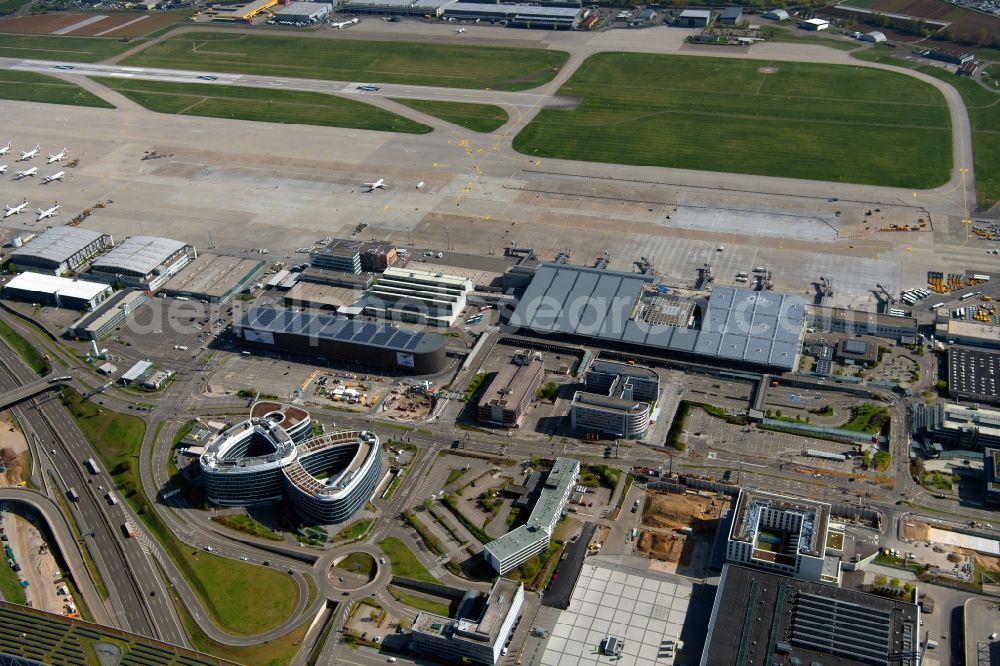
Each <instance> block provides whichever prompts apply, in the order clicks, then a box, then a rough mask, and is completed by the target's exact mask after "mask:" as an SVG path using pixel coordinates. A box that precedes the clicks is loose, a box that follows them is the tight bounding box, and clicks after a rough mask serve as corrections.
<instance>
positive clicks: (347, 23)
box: [330, 18, 358, 30]
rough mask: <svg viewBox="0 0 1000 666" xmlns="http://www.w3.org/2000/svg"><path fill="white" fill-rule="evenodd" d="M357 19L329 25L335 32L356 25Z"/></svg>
mask: <svg viewBox="0 0 1000 666" xmlns="http://www.w3.org/2000/svg"><path fill="white" fill-rule="evenodd" d="M357 22H358V19H356V18H352V19H351V20H350V21H341V22H340V23H331V24H330V26H331V27H334V28H336V29H337V30H343V29H344V28H350V27H351V26H352V25H354V24H356V23H357Z"/></svg>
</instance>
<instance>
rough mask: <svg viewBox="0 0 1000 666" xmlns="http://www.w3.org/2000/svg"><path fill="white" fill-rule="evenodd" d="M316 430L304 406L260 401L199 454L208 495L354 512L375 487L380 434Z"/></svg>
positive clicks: (218, 500)
mask: <svg viewBox="0 0 1000 666" xmlns="http://www.w3.org/2000/svg"><path fill="white" fill-rule="evenodd" d="M311 433H312V421H311V419H310V417H309V413H308V412H306V411H305V410H303V409H299V408H297V407H292V406H289V405H282V404H279V403H274V402H258V403H256V404H254V406H253V408H252V409H251V412H250V418H249V419H247V420H246V421H243V422H241V423H237V424H236V425H234V426H232V427H231V428H229V429H228V430H226V431H224V432H222V433H221V434H219V436H218V437H216V438H215V439H214V440H213V441H212V442H211V443H209V444H208V445H207V446H206V448H205V452H204V453H203V454H202V455H201V458H200V459H199V462H200V466H201V473H202V478H203V479H204V481H205V490H206V496H207V497H208V500H209V501H210V502H212V503H213V504H218V505H220V506H246V505H252V504H267V503H273V502H280V501H281V500H283V499H285V498H288V499H290V500H291V501H292V504H294V505H295V507H296V508H297V509H298V510H299V511H300V512H301V513H302V514H303V515H305V516H307V517H308V518H310V519H312V520H315V521H316V522H319V523H325V524H330V523H339V522H343V521H345V520H347V519H348V518H350V517H351V516H352V515H353V514H354V512H355V511H357V510H358V508H360V507H361V506H362V505H363V504H364V503H365V501H366V500H367V499H368V497H369V496H370V495H371V493H372V492H373V490H374V489H375V483H376V482H377V480H378V475H379V472H380V471H381V469H382V456H381V451H380V447H379V440H378V437H377V436H376V435H375V433H373V432H371V431H364V430H362V431H356V430H353V431H342V432H336V433H331V434H327V435H321V436H319V437H312V436H311Z"/></svg>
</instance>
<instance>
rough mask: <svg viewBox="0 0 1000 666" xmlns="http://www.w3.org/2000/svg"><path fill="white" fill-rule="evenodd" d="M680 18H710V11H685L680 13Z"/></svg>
mask: <svg viewBox="0 0 1000 666" xmlns="http://www.w3.org/2000/svg"><path fill="white" fill-rule="evenodd" d="M681 18H682V19H687V18H703V19H708V18H712V11H711V10H710V9H685V10H684V11H682V12H681Z"/></svg>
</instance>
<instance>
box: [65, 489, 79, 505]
mask: <svg viewBox="0 0 1000 666" xmlns="http://www.w3.org/2000/svg"><path fill="white" fill-rule="evenodd" d="M66 495H67V496H68V497H69V498H70V499H71V500H73V501H74V502H79V501H80V495H78V494H77V492H76V488H70V489H69V490H67V491H66Z"/></svg>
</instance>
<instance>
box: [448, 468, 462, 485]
mask: <svg viewBox="0 0 1000 666" xmlns="http://www.w3.org/2000/svg"><path fill="white" fill-rule="evenodd" d="M465 472H466V470H465V469H461V468H454V469H450V470H448V480H447V481H445V482H444V485H446V486H450V485H451V484H453V483H455V482H456V481H458V480H459V479H460V478H462V475H463V474H465Z"/></svg>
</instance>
